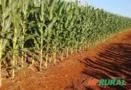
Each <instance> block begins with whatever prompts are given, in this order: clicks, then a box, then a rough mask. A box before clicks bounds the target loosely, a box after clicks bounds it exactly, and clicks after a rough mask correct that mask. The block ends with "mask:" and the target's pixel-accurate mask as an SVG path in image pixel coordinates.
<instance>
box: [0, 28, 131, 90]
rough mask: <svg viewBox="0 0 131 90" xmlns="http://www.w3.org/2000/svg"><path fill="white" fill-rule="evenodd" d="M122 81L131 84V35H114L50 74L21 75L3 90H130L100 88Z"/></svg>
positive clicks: (27, 72)
mask: <svg viewBox="0 0 131 90" xmlns="http://www.w3.org/2000/svg"><path fill="white" fill-rule="evenodd" d="M112 77H121V78H124V79H125V80H126V82H127V83H128V84H131V80H130V79H131V31H130V30H128V31H125V32H122V33H119V34H117V35H114V36H113V37H112V38H110V39H108V40H106V42H104V43H102V44H99V45H97V46H96V47H95V48H91V49H89V50H88V51H81V52H78V53H76V54H74V55H71V56H70V57H69V58H68V59H67V60H65V61H63V62H61V63H60V64H58V65H55V66H52V67H50V68H49V69H48V70H47V71H44V72H36V71H33V70H31V69H28V70H23V71H21V72H19V73H18V74H17V76H16V78H15V79H14V80H9V79H8V80H5V81H4V83H3V86H2V89H1V90H130V89H131V86H128V85H127V86H126V87H110V88H109V87H107V88H101V87H99V86H98V85H97V83H98V80H99V79H103V78H112Z"/></svg>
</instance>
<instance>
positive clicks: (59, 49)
mask: <svg viewBox="0 0 131 90" xmlns="http://www.w3.org/2000/svg"><path fill="white" fill-rule="evenodd" d="M130 26H131V19H130V18H127V17H122V16H119V15H114V14H112V13H109V12H105V11H104V10H100V9H96V8H93V7H92V6H89V5H84V6H83V5H81V4H79V3H78V2H65V1H64V0H0V80H2V77H4V76H12V77H14V76H15V72H17V71H18V70H20V69H22V68H25V67H28V66H33V65H34V66H36V67H38V69H39V70H42V69H43V68H47V66H48V63H56V62H57V60H59V59H60V60H62V59H63V58H64V57H68V55H69V54H71V53H73V52H77V51H78V50H85V49H86V48H88V47H89V46H90V45H94V44H95V43H96V42H100V41H101V40H103V39H105V38H106V37H108V36H109V35H111V34H113V33H116V32H119V31H120V30H121V29H124V28H128V27H130Z"/></svg>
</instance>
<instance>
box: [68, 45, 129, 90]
mask: <svg viewBox="0 0 131 90" xmlns="http://www.w3.org/2000/svg"><path fill="white" fill-rule="evenodd" d="M81 63H83V64H84V65H85V69H84V70H83V71H82V72H81V74H83V75H85V76H87V77H92V78H95V79H98V80H100V79H113V78H120V79H124V80H126V86H123V87H122V86H116V87H108V88H109V89H108V90H130V88H131V86H129V84H131V79H130V78H131V44H128V43H113V44H111V45H110V46H109V47H107V48H105V49H104V50H102V52H99V53H98V54H97V56H96V57H94V59H93V60H92V59H90V58H85V59H84V60H82V61H81ZM84 82H88V79H86V78H85V80H84V81H81V83H80V84H81V85H78V84H77V85H76V82H74V83H73V82H72V85H71V86H70V87H67V88H66V90H98V89H93V88H92V87H89V86H87V85H85V84H84ZM79 86H81V88H82V89H79V88H80V87H79ZM99 90H107V89H104V88H102V87H99Z"/></svg>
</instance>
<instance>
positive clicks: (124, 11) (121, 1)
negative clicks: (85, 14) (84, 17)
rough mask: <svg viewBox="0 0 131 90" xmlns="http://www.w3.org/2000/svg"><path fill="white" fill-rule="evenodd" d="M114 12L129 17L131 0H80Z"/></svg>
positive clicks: (130, 15) (130, 14)
mask: <svg viewBox="0 0 131 90" xmlns="http://www.w3.org/2000/svg"><path fill="white" fill-rule="evenodd" d="M80 1H81V2H82V3H83V4H85V3H88V4H89V5H92V6H94V7H97V8H102V9H104V10H106V11H108V12H112V13H114V14H118V15H122V16H126V17H131V0H80Z"/></svg>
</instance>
